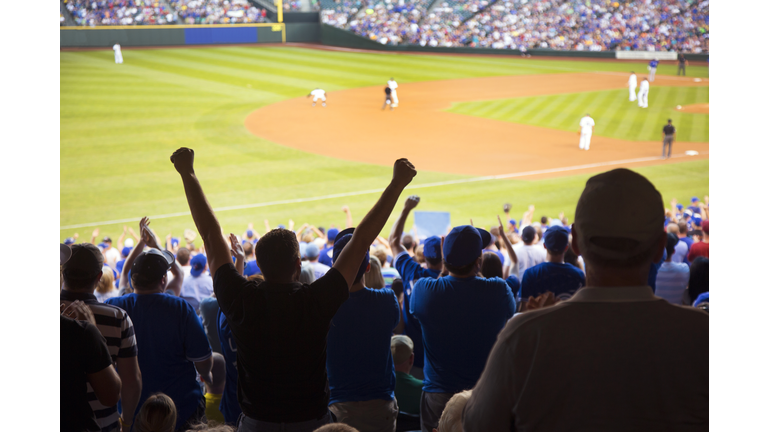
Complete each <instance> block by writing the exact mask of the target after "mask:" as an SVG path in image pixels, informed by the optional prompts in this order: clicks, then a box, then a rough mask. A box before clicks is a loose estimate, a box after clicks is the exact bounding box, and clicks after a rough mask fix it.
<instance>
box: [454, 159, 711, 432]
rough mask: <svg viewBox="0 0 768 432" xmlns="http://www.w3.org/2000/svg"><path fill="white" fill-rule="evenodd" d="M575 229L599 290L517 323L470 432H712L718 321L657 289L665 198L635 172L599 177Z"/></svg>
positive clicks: (505, 337) (467, 413) (504, 339)
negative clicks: (653, 283)
mask: <svg viewBox="0 0 768 432" xmlns="http://www.w3.org/2000/svg"><path fill="white" fill-rule="evenodd" d="M608 208H610V209H611V211H610V212H608V211H606V209H608ZM574 221H575V223H574V225H573V228H572V234H573V248H574V252H576V253H577V254H580V255H581V256H582V257H584V261H585V263H586V268H587V272H588V275H587V281H588V282H589V285H588V286H587V287H584V288H582V289H580V290H579V291H578V292H577V293H576V294H574V296H573V297H572V298H571V299H570V300H568V301H565V302H560V303H559V304H557V305H554V306H550V307H545V308H542V309H540V310H533V311H529V312H524V313H520V314H517V315H515V317H514V318H512V319H511V320H510V321H509V323H507V325H506V326H505V328H504V331H502V332H501V334H500V335H499V337H498V341H497V342H496V344H495V346H494V348H493V351H492V352H491V354H490V356H489V358H488V363H487V366H486V368H485V370H484V371H483V375H482V377H481V378H480V380H479V381H478V383H477V385H476V386H475V387H474V389H473V391H472V396H471V397H470V399H469V402H468V403H467V406H466V408H465V409H464V422H463V426H464V430H465V431H467V432H475V431H502V430H503V431H508V430H546V431H550V430H551V431H554V430H598V429H599V430H623V429H626V428H627V419H632V429H633V430H707V428H708V423H709V380H708V376H709V319H708V317H707V315H706V314H705V313H703V312H701V311H697V310H695V309H693V308H683V307H679V306H675V305H670V304H669V303H668V302H666V301H662V300H661V299H659V298H657V297H655V296H654V295H653V292H652V291H651V289H650V288H649V287H648V286H647V281H648V272H649V268H650V266H651V263H652V262H654V261H657V260H659V259H660V257H661V256H662V254H663V251H664V249H665V245H666V244H667V236H666V233H665V232H664V205H663V203H662V200H661V194H659V192H658V191H657V190H656V188H654V186H653V185H652V184H651V183H650V182H649V181H648V180H647V179H646V178H645V177H643V176H641V175H639V174H637V173H635V172H632V171H630V170H627V169H616V170H613V171H609V172H606V173H603V174H599V175H597V176H594V177H592V178H590V179H589V181H587V184H586V187H585V189H584V192H583V193H582V195H581V198H580V199H579V201H578V204H577V206H576V215H575V217H574ZM585 346H589V349H587V350H585V349H584V347H585ZM563 359H568V367H567V368H563V367H562V365H563ZM629 371H631V372H629ZM531 389H537V391H530V390H531ZM617 395H626V396H627V397H629V398H630V399H631V403H628V402H627V401H628V399H627V397H617Z"/></svg>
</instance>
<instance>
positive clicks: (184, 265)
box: [126, 246, 192, 278]
mask: <svg viewBox="0 0 768 432" xmlns="http://www.w3.org/2000/svg"><path fill="white" fill-rule="evenodd" d="M129 253H130V252H129ZM127 256H128V255H127V254H126V257H127ZM190 258H191V256H190V253H189V249H187V248H185V247H183V246H182V247H180V248H179V250H177V251H176V262H177V263H179V266H181V270H182V271H183V272H184V277H185V278H186V277H187V276H189V274H190V272H192V266H191V265H189V260H190Z"/></svg>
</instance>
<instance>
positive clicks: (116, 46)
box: [112, 44, 120, 54]
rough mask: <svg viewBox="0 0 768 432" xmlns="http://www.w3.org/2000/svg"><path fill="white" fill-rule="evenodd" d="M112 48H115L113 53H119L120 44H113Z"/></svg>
mask: <svg viewBox="0 0 768 432" xmlns="http://www.w3.org/2000/svg"><path fill="white" fill-rule="evenodd" d="M112 49H113V50H115V54H120V44H115V45H114V46H112Z"/></svg>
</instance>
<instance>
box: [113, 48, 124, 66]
mask: <svg viewBox="0 0 768 432" xmlns="http://www.w3.org/2000/svg"><path fill="white" fill-rule="evenodd" d="M112 49H113V50H115V63H116V64H123V52H122V51H120V44H119V43H116V44H114V45H113V46H112Z"/></svg>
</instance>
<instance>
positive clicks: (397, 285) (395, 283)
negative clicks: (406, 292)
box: [392, 278, 403, 297]
mask: <svg viewBox="0 0 768 432" xmlns="http://www.w3.org/2000/svg"><path fill="white" fill-rule="evenodd" d="M392 291H394V292H395V296H397V297H400V294H402V293H403V280H402V279H400V278H397V279H394V280H392Z"/></svg>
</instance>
